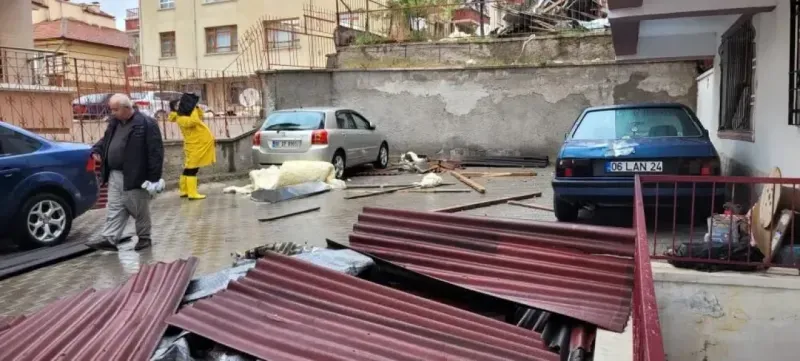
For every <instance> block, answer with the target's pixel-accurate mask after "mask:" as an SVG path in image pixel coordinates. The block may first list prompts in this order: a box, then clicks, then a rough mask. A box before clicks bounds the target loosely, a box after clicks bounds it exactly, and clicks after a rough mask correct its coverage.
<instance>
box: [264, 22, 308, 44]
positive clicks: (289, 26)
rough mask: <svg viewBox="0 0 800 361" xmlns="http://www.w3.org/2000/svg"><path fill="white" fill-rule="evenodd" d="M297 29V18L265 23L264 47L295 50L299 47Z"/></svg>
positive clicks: (298, 24)
mask: <svg viewBox="0 0 800 361" xmlns="http://www.w3.org/2000/svg"><path fill="white" fill-rule="evenodd" d="M299 27H300V19H299V18H294V19H284V20H271V21H265V22H264V33H265V34H267V36H266V38H265V41H266V42H267V43H266V44H265V46H266V47H267V49H291V48H297V47H298V46H300V37H299V35H298V33H299Z"/></svg>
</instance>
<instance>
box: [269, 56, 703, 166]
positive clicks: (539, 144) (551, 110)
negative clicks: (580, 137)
mask: <svg viewBox="0 0 800 361" xmlns="http://www.w3.org/2000/svg"><path fill="white" fill-rule="evenodd" d="M263 76H264V79H265V84H266V85H265V89H266V90H265V95H266V98H267V102H268V106H267V109H269V110H272V109H286V108H293V107H299V106H321V105H322V106H324V105H334V106H341V107H349V108H353V109H355V110H358V111H359V112H361V113H363V114H364V115H365V116H366V117H367V118H368V119H370V120H371V121H374V122H376V123H377V126H378V129H379V130H381V131H383V132H384V133H385V134H387V137H388V140H389V144H390V147H391V148H392V152H393V153H396V152H399V151H407V150H413V151H415V152H419V153H423V154H427V155H444V156H454V157H455V156H459V155H463V154H475V153H483V152H487V153H491V154H520V153H538V154H548V155H555V154H556V152H557V151H558V149H559V147H560V146H561V144H562V142H563V140H564V135H565V134H566V132H567V131H568V130H569V129H570V127H571V126H572V124H573V122H574V121H575V119H576V118H577V116H578V115H579V114H580V112H581V111H582V110H583V109H584V108H586V107H589V106H598V105H609V104H620V103H630V102H652V101H670V102H681V103H685V104H687V105H689V106H691V107H694V104H695V101H696V83H695V77H696V71H695V66H694V64H693V63H683V62H675V63H655V64H605V65H598V64H593V65H585V66H549V67H539V68H521V67H517V68H509V67H502V68H501V67H495V68H466V69H464V68H457V69H428V70H420V69H407V70H363V71H355V70H351V71H345V70H335V71H278V72H269V73H264V74H263Z"/></svg>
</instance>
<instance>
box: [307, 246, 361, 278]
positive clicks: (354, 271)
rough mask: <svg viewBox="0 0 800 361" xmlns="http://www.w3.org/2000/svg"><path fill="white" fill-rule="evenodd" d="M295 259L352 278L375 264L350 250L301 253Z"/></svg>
mask: <svg viewBox="0 0 800 361" xmlns="http://www.w3.org/2000/svg"><path fill="white" fill-rule="evenodd" d="M293 257H295V258H298V259H302V260H304V261H307V262H309V263H313V264H315V265H317V266H321V267H325V268H328V269H332V270H334V271H338V272H342V273H347V274H349V275H352V276H357V275H358V274H360V273H361V271H363V270H365V269H367V268H368V267H370V266H372V265H373V264H374V262H373V261H372V258H369V257H367V256H364V255H362V254H360V253H358V252H356V251H352V250H349V249H342V250H331V249H324V250H320V251H316V252H309V253H301V254H298V255H295V256H293Z"/></svg>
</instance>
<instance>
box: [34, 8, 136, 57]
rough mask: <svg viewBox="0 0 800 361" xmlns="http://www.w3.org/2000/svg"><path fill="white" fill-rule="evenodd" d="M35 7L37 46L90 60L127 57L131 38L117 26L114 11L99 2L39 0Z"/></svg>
mask: <svg viewBox="0 0 800 361" xmlns="http://www.w3.org/2000/svg"><path fill="white" fill-rule="evenodd" d="M36 4H37V6H35V7H34V8H33V9H32V16H31V18H32V20H33V40H34V47H35V48H36V49H42V50H49V51H56V52H59V53H65V54H67V56H69V57H75V58H80V59H85V60H87V61H91V60H97V61H124V60H126V59H127V57H128V53H129V47H130V41H129V39H128V36H127V35H126V34H125V32H123V31H120V30H117V28H116V23H115V18H114V16H113V15H111V14H108V13H106V12H104V11H102V10H100V4H99V3H98V2H95V3H90V4H83V3H73V2H71V1H67V0H37V3H36Z"/></svg>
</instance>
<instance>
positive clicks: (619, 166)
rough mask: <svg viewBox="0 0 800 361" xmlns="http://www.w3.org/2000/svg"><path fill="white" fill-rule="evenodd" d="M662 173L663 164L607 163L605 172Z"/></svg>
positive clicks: (645, 162) (648, 162)
mask: <svg viewBox="0 0 800 361" xmlns="http://www.w3.org/2000/svg"><path fill="white" fill-rule="evenodd" d="M663 171H664V162H660V161H659V162H657V161H642V162H608V163H606V172H609V173H661V172H663Z"/></svg>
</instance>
